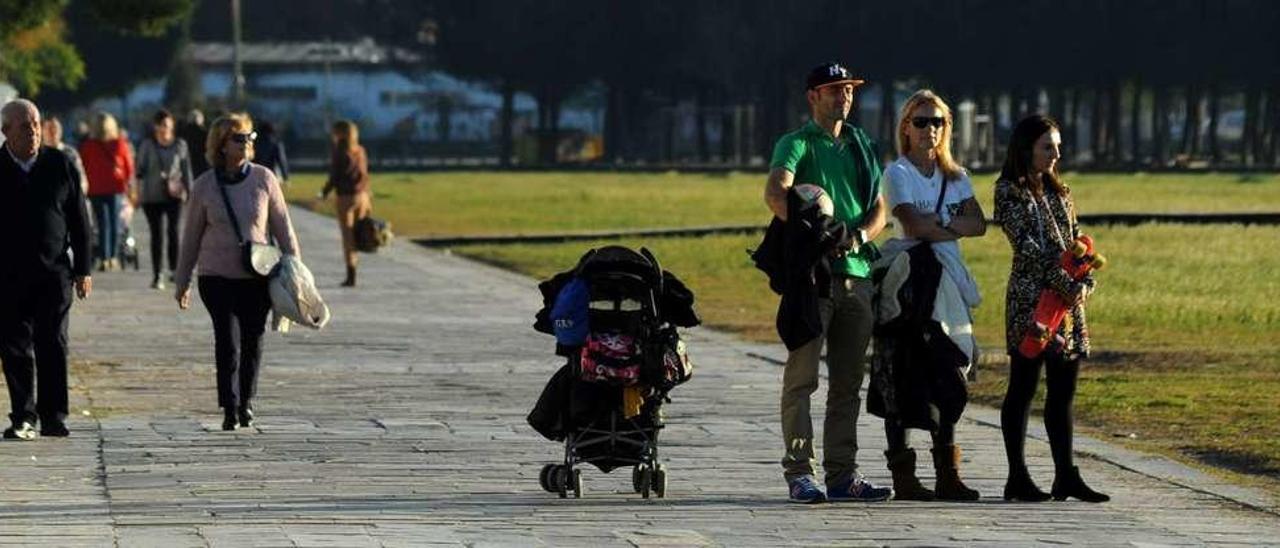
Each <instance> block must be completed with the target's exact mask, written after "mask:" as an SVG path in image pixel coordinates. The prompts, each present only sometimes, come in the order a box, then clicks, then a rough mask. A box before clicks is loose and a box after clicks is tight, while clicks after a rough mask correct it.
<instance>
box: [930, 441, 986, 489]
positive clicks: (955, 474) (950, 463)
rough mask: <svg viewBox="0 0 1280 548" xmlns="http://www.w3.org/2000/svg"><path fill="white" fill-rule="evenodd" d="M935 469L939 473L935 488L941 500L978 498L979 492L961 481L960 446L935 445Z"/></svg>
mask: <svg viewBox="0 0 1280 548" xmlns="http://www.w3.org/2000/svg"><path fill="white" fill-rule="evenodd" d="M930 452H931V453H933V469H934V470H935V471H936V472H937V474H938V480H937V482H936V483H935V484H934V489H935V490H936V491H937V493H938V499H939V500H978V492H977V491H974V490H973V489H970V488H969V487H968V486H967V485H965V484H964V482H963V481H960V448H959V447H956V446H955V445H943V446H939V447H934V448H933V449H932V450H931V451H930Z"/></svg>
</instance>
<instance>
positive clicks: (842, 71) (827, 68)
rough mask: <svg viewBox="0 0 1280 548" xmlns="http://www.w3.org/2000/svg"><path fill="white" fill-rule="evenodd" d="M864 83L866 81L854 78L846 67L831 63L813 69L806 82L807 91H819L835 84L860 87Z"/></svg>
mask: <svg viewBox="0 0 1280 548" xmlns="http://www.w3.org/2000/svg"><path fill="white" fill-rule="evenodd" d="M864 83H866V80H859V79H857V78H854V77H853V75H852V74H850V73H849V69H847V68H844V65H841V64H840V63H836V62H831V63H823V64H821V65H818V66H816V67H813V70H811V71H809V78H808V79H807V80H805V89H818V88H821V87H826V86H830V85H835V84H853V86H854V87H858V86H860V85H862V84H864Z"/></svg>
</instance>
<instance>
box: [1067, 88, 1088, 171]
mask: <svg viewBox="0 0 1280 548" xmlns="http://www.w3.org/2000/svg"><path fill="white" fill-rule="evenodd" d="M1083 103H1084V94H1083V93H1082V92H1081V91H1080V88H1079V87H1073V88H1071V113H1070V114H1069V115H1068V119H1069V120H1070V122H1068V125H1069V126H1071V131H1070V132H1069V134H1068V135H1067V136H1064V137H1063V139H1064V140H1067V142H1068V143H1070V146H1068V147H1067V150H1068V151H1069V153H1070V154H1072V155H1075V156H1076V157H1079V155H1080V120H1082V119H1083V118H1084V117H1083V116H1082V115H1081V112H1082V111H1083V108H1082V105H1083Z"/></svg>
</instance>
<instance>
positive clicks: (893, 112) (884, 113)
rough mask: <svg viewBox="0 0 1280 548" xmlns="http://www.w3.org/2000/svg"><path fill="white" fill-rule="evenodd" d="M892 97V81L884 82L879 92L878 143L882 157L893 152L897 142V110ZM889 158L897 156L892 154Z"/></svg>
mask: <svg viewBox="0 0 1280 548" xmlns="http://www.w3.org/2000/svg"><path fill="white" fill-rule="evenodd" d="M893 95H894V93H893V80H886V81H885V82H884V83H883V84H881V90H880V131H879V133H880V134H879V138H878V140H879V141H880V153H881V155H882V156H883V155H886V154H888V153H890V152H894V149H895V148H896V145H895V144H894V143H895V142H896V141H897V124H896V122H897V118H898V112H897V108H895V107H896V106H897V104H896V103H895V102H894V98H893ZM891 156H897V154H892V155H891Z"/></svg>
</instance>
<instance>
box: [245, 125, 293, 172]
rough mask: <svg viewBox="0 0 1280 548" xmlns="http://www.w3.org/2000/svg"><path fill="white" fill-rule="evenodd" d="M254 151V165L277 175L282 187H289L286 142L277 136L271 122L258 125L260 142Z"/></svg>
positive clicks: (255, 145)
mask: <svg viewBox="0 0 1280 548" xmlns="http://www.w3.org/2000/svg"><path fill="white" fill-rule="evenodd" d="M253 150H254V152H253V159H254V163H256V164H259V165H261V166H262V167H265V168H267V169H269V170H271V172H272V173H275V174H276V179H277V180H279V181H280V184H281V185H283V186H289V159H288V157H286V156H285V153H284V141H281V140H280V136H279V135H276V128H275V126H273V125H272V124H271V123H270V122H261V123H259V124H258V141H257V143H256V144H254V147H253Z"/></svg>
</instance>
